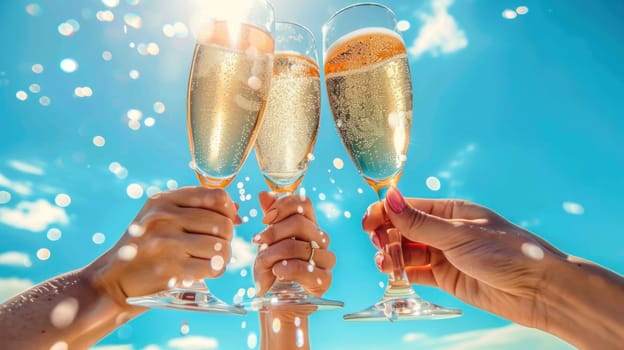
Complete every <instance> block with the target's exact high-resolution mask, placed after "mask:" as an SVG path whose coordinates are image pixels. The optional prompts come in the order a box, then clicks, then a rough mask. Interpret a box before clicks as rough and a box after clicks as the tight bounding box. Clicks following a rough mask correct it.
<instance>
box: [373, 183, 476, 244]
mask: <svg viewBox="0 0 624 350" xmlns="http://www.w3.org/2000/svg"><path fill="white" fill-rule="evenodd" d="M384 209H385V212H386V216H387V217H388V219H390V221H391V222H392V225H393V226H394V227H396V228H398V229H399V231H400V232H401V234H402V235H403V236H404V237H405V238H407V239H409V240H410V241H414V242H420V243H424V244H426V245H429V246H432V247H434V248H437V249H440V250H442V251H444V250H447V249H451V248H452V247H456V246H457V245H460V244H462V243H463V241H464V240H465V239H466V238H465V237H463V236H462V235H461V234H460V232H459V230H458V228H457V226H456V225H454V224H453V223H452V222H451V221H449V220H447V219H444V218H441V217H438V216H435V215H431V214H428V213H426V212H424V211H422V210H419V209H416V208H413V207H412V206H410V205H409V204H407V203H406V202H405V198H403V195H402V194H401V192H399V190H398V189H396V188H395V187H391V188H390V189H389V190H388V193H387V194H386V199H385V201H384Z"/></svg>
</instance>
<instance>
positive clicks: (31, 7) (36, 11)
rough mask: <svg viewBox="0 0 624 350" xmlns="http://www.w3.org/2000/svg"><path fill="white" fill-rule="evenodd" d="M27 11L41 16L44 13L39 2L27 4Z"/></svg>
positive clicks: (32, 14)
mask: <svg viewBox="0 0 624 350" xmlns="http://www.w3.org/2000/svg"><path fill="white" fill-rule="evenodd" d="M26 13H27V14H29V15H31V16H41V15H42V14H43V10H42V9H41V6H39V4H36V3H32V4H28V5H26Z"/></svg>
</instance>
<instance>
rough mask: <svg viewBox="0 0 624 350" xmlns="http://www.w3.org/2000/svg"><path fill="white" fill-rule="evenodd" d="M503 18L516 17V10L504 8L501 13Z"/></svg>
mask: <svg viewBox="0 0 624 350" xmlns="http://www.w3.org/2000/svg"><path fill="white" fill-rule="evenodd" d="M502 16H503V18H505V19H515V18H516V17H518V14H517V13H516V11H514V10H510V9H505V10H504V11H503V14H502Z"/></svg>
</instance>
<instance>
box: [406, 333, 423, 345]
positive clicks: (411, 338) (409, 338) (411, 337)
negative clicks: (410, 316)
mask: <svg viewBox="0 0 624 350" xmlns="http://www.w3.org/2000/svg"><path fill="white" fill-rule="evenodd" d="M426 338H427V335H426V334H424V333H407V334H405V335H404V336H403V342H404V343H412V342H415V341H418V340H422V339H426Z"/></svg>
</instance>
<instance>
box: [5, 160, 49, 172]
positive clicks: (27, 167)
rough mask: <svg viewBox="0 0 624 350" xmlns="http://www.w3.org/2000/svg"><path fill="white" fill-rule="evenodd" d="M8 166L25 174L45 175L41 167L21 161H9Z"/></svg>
mask: <svg viewBox="0 0 624 350" xmlns="http://www.w3.org/2000/svg"><path fill="white" fill-rule="evenodd" d="M9 166H10V167H12V168H13V169H15V170H17V171H21V172H23V173H26V174H32V175H43V174H44V173H45V172H44V171H43V168H42V167H40V166H37V165H34V164H29V163H26V162H22V161H21V160H10V161H9Z"/></svg>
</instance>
